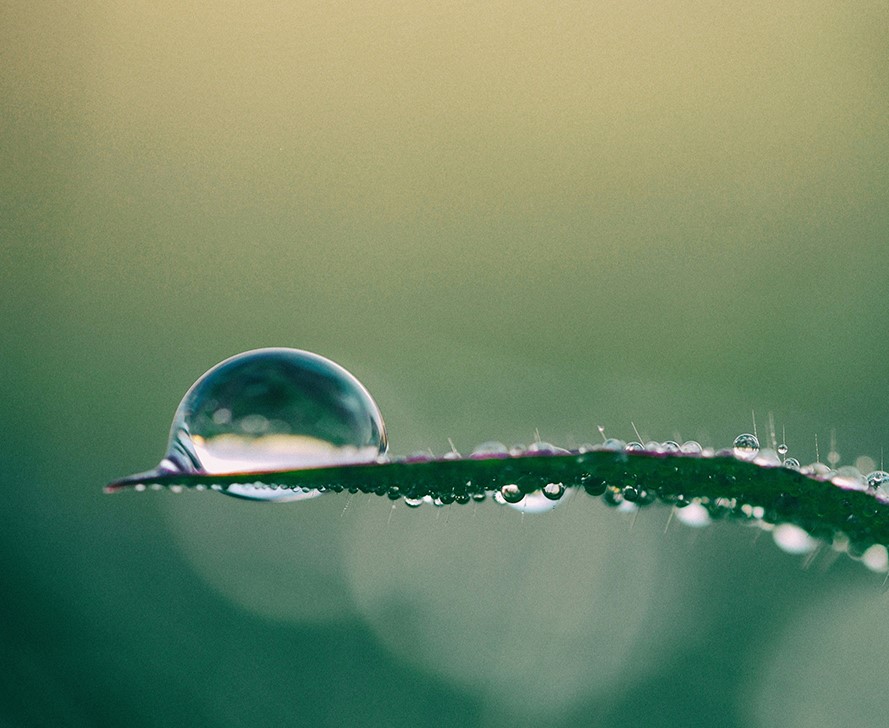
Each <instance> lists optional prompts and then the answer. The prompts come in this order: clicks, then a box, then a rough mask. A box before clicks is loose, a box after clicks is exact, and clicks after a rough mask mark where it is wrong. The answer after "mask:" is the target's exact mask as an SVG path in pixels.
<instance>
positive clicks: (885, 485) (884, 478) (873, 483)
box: [865, 470, 889, 495]
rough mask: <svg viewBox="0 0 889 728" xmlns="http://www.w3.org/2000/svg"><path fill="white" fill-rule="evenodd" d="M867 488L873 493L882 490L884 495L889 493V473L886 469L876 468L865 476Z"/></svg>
mask: <svg viewBox="0 0 889 728" xmlns="http://www.w3.org/2000/svg"><path fill="white" fill-rule="evenodd" d="M865 482H866V483H867V489H868V490H869V491H870V492H871V493H876V492H880V493H882V494H883V495H889V473H887V472H886V471H885V470H874V471H873V472H872V473H868V474H867V475H866V476H865Z"/></svg>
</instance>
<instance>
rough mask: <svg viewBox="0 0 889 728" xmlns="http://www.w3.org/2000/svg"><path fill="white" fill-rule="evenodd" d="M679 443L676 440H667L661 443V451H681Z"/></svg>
mask: <svg viewBox="0 0 889 728" xmlns="http://www.w3.org/2000/svg"><path fill="white" fill-rule="evenodd" d="M680 449H681V448H680V447H679V443H678V442H676V441H674V440H665V441H664V442H662V443H661V452H666V453H673V452H679V451H680Z"/></svg>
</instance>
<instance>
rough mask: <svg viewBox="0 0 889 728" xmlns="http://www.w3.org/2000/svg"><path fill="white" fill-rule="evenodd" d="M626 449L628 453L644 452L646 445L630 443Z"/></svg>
mask: <svg viewBox="0 0 889 728" xmlns="http://www.w3.org/2000/svg"><path fill="white" fill-rule="evenodd" d="M624 449H625V450H626V451H627V452H642V451H643V450H644V449H645V445H643V444H642V443H641V442H628V443H627V446H626V447H625V448H624Z"/></svg>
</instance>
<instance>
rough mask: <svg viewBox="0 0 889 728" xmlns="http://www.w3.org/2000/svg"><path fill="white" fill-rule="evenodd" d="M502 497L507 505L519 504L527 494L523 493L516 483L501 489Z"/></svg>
mask: <svg viewBox="0 0 889 728" xmlns="http://www.w3.org/2000/svg"><path fill="white" fill-rule="evenodd" d="M500 495H501V496H502V497H503V500H504V501H506V502H507V503H518V502H519V501H520V500H521V499H522V498H524V497H525V494H524V493H523V492H522V490H521V488H519V486H518V485H517V484H515V483H508V484H507V485H504V486H503V487H502V488H501V489H500Z"/></svg>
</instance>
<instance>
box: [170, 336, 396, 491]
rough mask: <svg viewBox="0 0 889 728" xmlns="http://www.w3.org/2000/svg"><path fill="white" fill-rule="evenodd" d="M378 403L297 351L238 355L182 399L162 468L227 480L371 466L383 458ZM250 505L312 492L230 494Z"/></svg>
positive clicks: (345, 376) (327, 365) (334, 369)
mask: <svg viewBox="0 0 889 728" xmlns="http://www.w3.org/2000/svg"><path fill="white" fill-rule="evenodd" d="M386 447H387V443H386V429H385V426H384V424H383V418H382V416H381V415H380V411H379V409H378V408H377V405H376V403H375V402H374V401H373V399H372V398H371V396H370V394H368V392H367V390H366V389H365V388H364V387H363V386H362V385H361V383H360V382H359V381H358V380H357V379H356V378H355V377H354V376H352V375H351V374H350V373H349V372H347V371H346V370H345V369H343V368H342V367H341V366H339V365H338V364H335V363H334V362H332V361H330V360H329V359H325V358H324V357H322V356H318V355H317V354H312V353H310V352H307V351H299V350H297V349H282V348H276V349H257V350H255V351H248V352H245V353H243V354H238V355H237V356H233V357H231V358H230V359H226V360H225V361H223V362H222V363H221V364H217V365H216V366H215V367H213V368H212V369H210V370H209V371H208V372H207V373H206V374H204V375H203V376H202V377H201V378H200V379H198V381H197V382H195V383H194V385H193V386H192V387H191V389H189V390H188V392H187V393H186V394H185V397H184V398H183V399H182V402H181V403H180V405H179V408H178V409H177V410H176V414H175V416H174V418H173V427H172V429H171V430H170V444H169V448H168V451H167V455H166V457H165V458H164V460H163V461H162V462H161V465H160V469H162V470H166V471H174V472H183V473H206V474H228V473H242V472H248V473H249V472H263V471H274V470H287V469H293V470H296V469H300V468H313V467H324V466H332V465H341V464H345V463H369V462H373V461H374V460H376V459H377V458H378V457H379V456H380V455H382V454H384V453H385V452H386ZM223 492H225V493H227V494H228V495H234V496H239V497H242V498H250V499H253V500H271V501H289V500H304V499H306V498H313V497H315V496H317V495H319V491H317V490H310V491H308V492H303V491H302V490H299V489H297V490H287V489H281V490H274V489H271V488H247V487H242V486H237V485H235V486H231V487H229V488H228V490H226V491H223Z"/></svg>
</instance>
